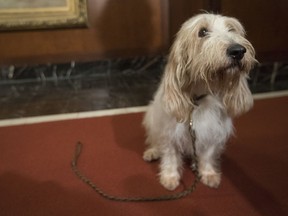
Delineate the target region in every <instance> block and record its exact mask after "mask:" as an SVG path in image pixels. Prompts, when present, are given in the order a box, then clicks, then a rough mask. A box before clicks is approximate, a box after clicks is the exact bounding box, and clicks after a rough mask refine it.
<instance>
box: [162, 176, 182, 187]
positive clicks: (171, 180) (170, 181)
mask: <svg viewBox="0 0 288 216" xmlns="http://www.w3.org/2000/svg"><path fill="white" fill-rule="evenodd" d="M160 183H161V184H162V185H163V186H164V187H165V188H166V189H167V190H171V191H172V190H174V189H176V188H177V187H178V185H179V176H163V175H161V176H160Z"/></svg>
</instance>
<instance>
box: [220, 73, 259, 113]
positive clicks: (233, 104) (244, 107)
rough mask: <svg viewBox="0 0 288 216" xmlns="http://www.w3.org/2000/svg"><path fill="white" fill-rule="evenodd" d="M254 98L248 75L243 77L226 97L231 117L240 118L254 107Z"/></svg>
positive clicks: (225, 102)
mask: <svg viewBox="0 0 288 216" xmlns="http://www.w3.org/2000/svg"><path fill="white" fill-rule="evenodd" d="M253 103H254V101H253V96H252V93H251V91H250V89H249V87H248V83H247V75H241V77H240V79H239V82H238V83H237V84H236V86H234V87H233V88H232V89H231V90H230V91H228V92H227V94H226V95H225V96H224V104H225V105H226V107H227V110H228V113H229V115H231V116H232V117H236V116H239V115H241V114H243V113H245V112H247V111H249V110H250V109H251V108H252V107H253Z"/></svg>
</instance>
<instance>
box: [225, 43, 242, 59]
mask: <svg viewBox="0 0 288 216" xmlns="http://www.w3.org/2000/svg"><path fill="white" fill-rule="evenodd" d="M245 53H246V48H245V47H244V46H242V45H240V44H232V45H231V46H229V47H228V49H227V55H228V56H229V57H230V58H232V59H234V60H238V61H239V60H241V59H242V58H243V56H244V54H245Z"/></svg>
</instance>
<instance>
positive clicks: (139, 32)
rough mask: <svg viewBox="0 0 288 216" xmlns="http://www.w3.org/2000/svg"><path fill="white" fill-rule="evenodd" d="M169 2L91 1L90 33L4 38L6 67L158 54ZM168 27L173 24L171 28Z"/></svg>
mask: <svg viewBox="0 0 288 216" xmlns="http://www.w3.org/2000/svg"><path fill="white" fill-rule="evenodd" d="M166 2H167V1H166V0H121V1H119V0H88V9H89V13H88V15H89V20H90V26H89V28H86V29H58V30H34V31H18V32H1V33H0V50H1V51H0V64H11V63H20V64H21V63H46V62H61V61H70V60H93V59H96V58H105V57H111V56H119V55H121V56H129V55H144V54H148V53H157V52H160V51H162V50H163V49H164V47H165V46H167V41H165V38H166V36H165V34H167V32H165V25H164V23H165V20H167V18H164V17H163V16H164V15H165V14H166V15H167V13H165V11H163V10H165V9H167V6H165V3H166ZM166 24H167V23H166Z"/></svg>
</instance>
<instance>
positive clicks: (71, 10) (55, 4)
mask: <svg viewBox="0 0 288 216" xmlns="http://www.w3.org/2000/svg"><path fill="white" fill-rule="evenodd" d="M87 22H88V19H87V2H86V0H37V1H34V0H25V1H23V0H8V1H7V0H0V31H10V30H27V29H47V28H70V27H79V26H87Z"/></svg>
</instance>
